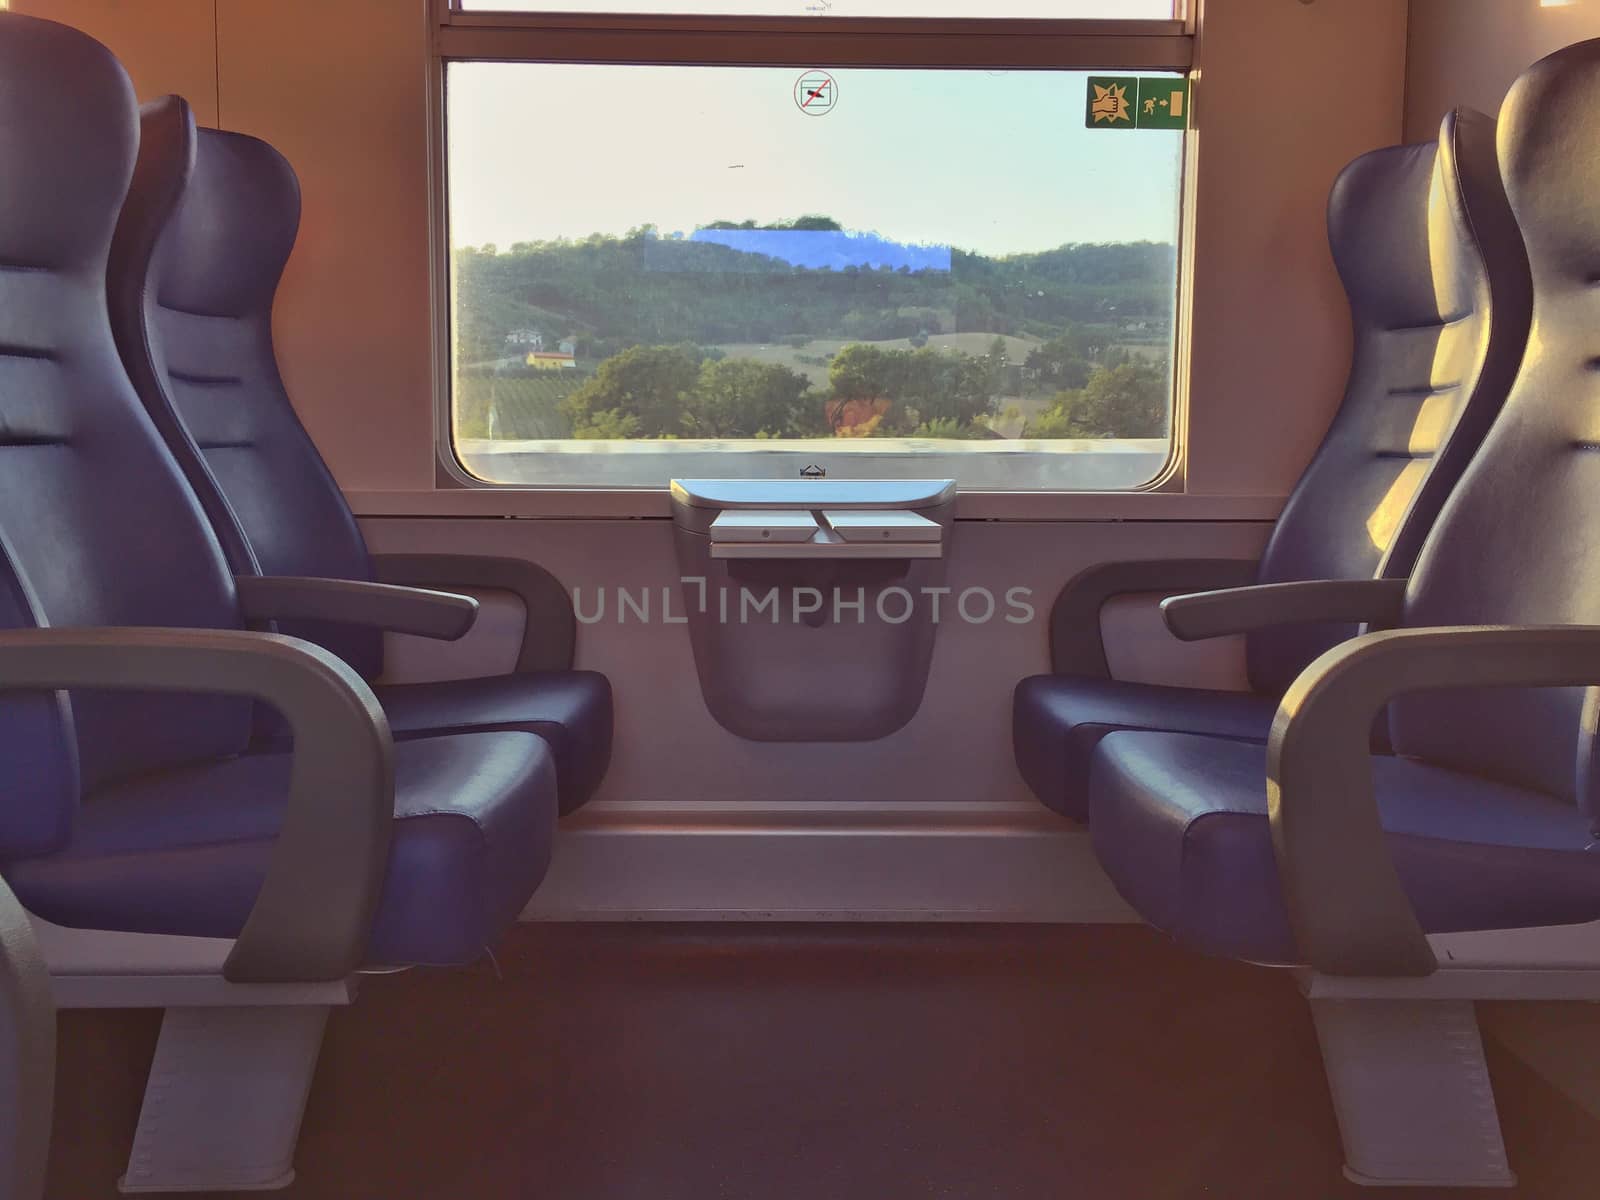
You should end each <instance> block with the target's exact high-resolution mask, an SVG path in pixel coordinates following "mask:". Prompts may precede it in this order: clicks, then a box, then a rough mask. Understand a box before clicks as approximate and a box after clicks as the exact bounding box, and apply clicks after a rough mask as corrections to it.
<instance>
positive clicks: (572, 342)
mask: <svg viewBox="0 0 1600 1200" xmlns="http://www.w3.org/2000/svg"><path fill="white" fill-rule="evenodd" d="M556 349H558V350H560V351H561V353H563V354H570V355H572V356H573V357H574V358H576V357H577V356H578V343H577V341H576V339H574V338H569V337H564V338H562V339H561V340H560V341H559V342H558V343H556Z"/></svg>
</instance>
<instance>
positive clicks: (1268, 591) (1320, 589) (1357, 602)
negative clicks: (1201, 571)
mask: <svg viewBox="0 0 1600 1200" xmlns="http://www.w3.org/2000/svg"><path fill="white" fill-rule="evenodd" d="M1405 595H1406V581H1405V580H1404V579H1312V580H1305V581H1301V582H1295V583H1262V584H1256V585H1255V586H1253V587H1238V588H1223V589H1220V590H1218V591H1212V592H1195V593H1192V594H1190V595H1186V596H1168V597H1167V598H1166V599H1165V600H1163V601H1162V602H1161V615H1162V617H1164V618H1165V619H1166V622H1167V628H1168V629H1170V630H1171V631H1172V634H1173V636H1174V637H1176V638H1179V639H1180V640H1182V641H1185V642H1198V641H1201V640H1203V639H1205V638H1214V637H1226V636H1227V635H1229V634H1235V633H1249V632H1250V631H1251V630H1254V629H1267V628H1270V627H1271V626H1274V625H1309V624H1314V623H1317V622H1322V621H1339V622H1352V623H1355V624H1371V625H1378V626H1388V625H1394V624H1396V623H1397V622H1398V621H1399V620H1400V613H1401V610H1402V608H1403V606H1404V604H1405Z"/></svg>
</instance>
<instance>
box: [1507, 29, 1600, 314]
mask: <svg viewBox="0 0 1600 1200" xmlns="http://www.w3.org/2000/svg"><path fill="white" fill-rule="evenodd" d="M1500 170H1501V175H1502V177H1503V179H1504V180H1505V188H1506V195H1507V196H1508V197H1509V199H1510V201H1511V208H1512V211H1513V212H1515V213H1516V216H1517V223H1518V225H1520V226H1521V228H1522V233H1523V240H1524V242H1525V243H1526V244H1527V248H1528V258H1529V262H1530V265H1531V266H1532V268H1533V274H1534V279H1535V282H1536V283H1538V284H1545V283H1548V282H1554V281H1555V280H1557V279H1563V278H1566V279H1571V280H1574V281H1576V282H1580V283H1582V284H1585V285H1589V284H1594V283H1597V282H1600V202H1597V200H1596V196H1597V193H1600V39H1596V40H1593V41H1587V42H1578V43H1576V44H1575V45H1572V46H1568V47H1566V48H1565V49H1562V50H1557V51H1556V52H1555V53H1554V54H1551V55H1548V56H1546V57H1545V58H1542V59H1540V60H1539V61H1538V62H1536V63H1534V64H1533V66H1531V67H1529V68H1528V69H1527V70H1526V71H1524V72H1523V73H1522V75H1521V76H1519V77H1518V79H1517V81H1516V82H1515V83H1514V84H1512V86H1511V90H1510V91H1509V92H1507V93H1506V98H1505V102H1504V104H1502V105H1501V108H1500Z"/></svg>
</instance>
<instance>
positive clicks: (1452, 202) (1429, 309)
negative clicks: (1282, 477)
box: [1247, 109, 1530, 694]
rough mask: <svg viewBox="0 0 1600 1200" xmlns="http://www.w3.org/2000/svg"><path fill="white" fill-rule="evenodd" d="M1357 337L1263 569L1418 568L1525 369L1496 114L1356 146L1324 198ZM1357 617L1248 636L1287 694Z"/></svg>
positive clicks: (1391, 571) (1257, 673)
mask: <svg viewBox="0 0 1600 1200" xmlns="http://www.w3.org/2000/svg"><path fill="white" fill-rule="evenodd" d="M1328 240H1329V242H1330V244H1331V246H1332V249H1333V258H1334V262H1335V264H1336V265H1337V267H1338V270H1339V278H1340V280H1341V281H1342V282H1343V284H1344V288H1345V292H1346V293H1347V295H1348V297H1349V301H1350V315H1351V323H1352V326H1353V332H1354V337H1355V343H1354V348H1353V353H1352V358H1351V364H1350V376H1349V380H1348V382H1347V384H1346V388H1345V396H1344V401H1343V404H1342V405H1341V406H1340V408H1339V411H1338V413H1337V414H1336V415H1335V416H1334V419H1333V423H1332V425H1331V426H1330V427H1329V429H1328V433H1327V436H1326V437H1325V438H1324V439H1323V442H1322V445H1321V447H1320V448H1319V449H1318V450H1317V453H1316V456H1315V457H1314V458H1313V459H1312V461H1311V465H1310V466H1309V467H1308V468H1307V469H1306V472H1305V474H1304V475H1303V476H1301V478H1300V482H1299V483H1298V484H1297V485H1296V487H1295V490H1294V492H1293V494H1292V495H1291V496H1290V497H1289V502H1288V505H1287V506H1286V507H1285V509H1284V511H1283V515H1282V516H1281V517H1280V518H1279V520H1278V524H1277V527H1276V528H1275V529H1274V531H1273V535H1272V538H1271V540H1270V541H1269V542H1268V543H1267V547H1266V550H1265V551H1264V553H1263V555H1262V559H1261V568H1260V573H1259V576H1258V578H1259V581H1260V582H1262V583H1281V582H1285V581H1289V580H1297V579H1360V578H1370V577H1373V576H1383V577H1391V578H1398V577H1403V576H1405V575H1406V574H1408V573H1409V572H1410V570H1411V567H1412V564H1413V563H1414V561H1415V559H1416V556H1417V552H1418V551H1419V550H1420V548H1421V546H1422V543H1423V540H1424V539H1425V537H1426V536H1427V533H1428V530H1429V529H1430V528H1431V526H1432V525H1433V523H1434V520H1435V519H1436V518H1437V516H1438V513H1439V509H1440V506H1441V505H1442V504H1443V503H1444V501H1445V499H1446V498H1447V497H1448V495H1449V493H1450V490H1451V489H1452V488H1453V487H1454V486H1455V483H1456V481H1457V480H1458V479H1459V478H1460V476H1461V473H1462V471H1463V470H1464V469H1465V468H1466V465H1467V463H1468V462H1469V461H1470V460H1471V458H1472V455H1473V453H1474V451H1475V450H1476V449H1477V447H1478V445H1479V443H1480V442H1481V441H1482V439H1483V436H1484V434H1485V432H1486V431H1487V430H1488V428H1489V426H1490V425H1491V424H1492V423H1493V421H1494V418H1495V416H1496V414H1497V413H1498V412H1499V410H1500V406H1501V404H1502V402H1503V400H1504V398H1505V395H1506V391H1507V390H1508V388H1509V387H1510V384H1511V380H1512V378H1513V377H1514V376H1515V374H1516V369H1517V364H1518V362H1519V361H1520V359H1521V355H1522V349H1523V346H1524V344H1525V342H1526V338H1527V331H1528V319H1529V308H1530V299H1529V283H1528V268H1527V261H1526V258H1525V256H1524V254H1523V250H1522V244H1521V241H1520V239H1519V237H1518V235H1517V229H1516V225H1515V223H1514V222H1513V220H1512V217H1511V212H1510V209H1509V207H1508V206H1507V204H1506V200H1505V194H1504V192H1503V190H1502V189H1501V186H1500V176H1499V170H1498V166H1497V163H1496V160H1495V122H1494V121H1493V119H1492V118H1489V117H1486V116H1484V115H1483V114H1482V113H1477V112H1472V111H1470V110H1465V109H1463V110H1458V111H1456V112H1453V113H1451V114H1449V115H1448V116H1447V117H1446V118H1445V119H1444V123H1443V125H1442V127H1441V129H1440V133H1439V139H1438V141H1437V142H1428V143H1424V144H1420V145H1411V146H1394V147H1390V148H1387V149H1383V150H1375V151H1373V152H1371V153H1370V154H1364V155H1362V156H1361V157H1360V158H1358V159H1356V160H1355V161H1354V162H1352V163H1351V164H1350V165H1349V166H1347V167H1346V168H1345V169H1344V171H1343V172H1342V173H1341V174H1340V176H1339V178H1338V180H1337V181H1336V182H1335V183H1334V186H1333V191H1332V193H1331V195H1330V196H1329V200H1328ZM1355 632H1356V630H1355V629H1354V627H1352V626H1348V625H1326V626H1286V627H1283V628H1278V629H1271V630H1263V631H1261V632H1258V633H1253V634H1251V636H1250V638H1249V642H1248V649H1247V653H1248V665H1249V671H1250V682H1251V684H1252V686H1254V687H1255V688H1256V689H1257V690H1259V691H1263V692H1267V693H1270V694H1277V693H1279V692H1281V691H1282V690H1283V689H1284V688H1286V687H1287V686H1288V685H1289V683H1290V682H1291V681H1292V680H1293V679H1294V677H1295V676H1296V675H1298V674H1299V673H1300V671H1301V670H1303V669H1304V668H1305V667H1306V665H1307V664H1308V663H1310V662H1311V660H1312V659H1314V658H1315V657H1316V656H1317V655H1319V654H1321V653H1322V652H1323V651H1324V650H1326V649H1328V648H1329V647H1330V646H1333V645H1336V644H1337V643H1338V642H1340V641H1343V640H1344V639H1346V638H1348V637H1350V636H1352V635H1353V634H1354V633H1355Z"/></svg>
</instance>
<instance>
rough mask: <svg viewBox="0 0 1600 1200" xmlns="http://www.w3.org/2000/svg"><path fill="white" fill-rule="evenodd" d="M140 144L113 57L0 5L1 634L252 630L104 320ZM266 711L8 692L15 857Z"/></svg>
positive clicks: (209, 752) (7, 790) (5, 743)
mask: <svg viewBox="0 0 1600 1200" xmlns="http://www.w3.org/2000/svg"><path fill="white" fill-rule="evenodd" d="M138 138H139V123H138V107H137V104H136V103H135V100H134V94H133V88H132V85H131V84H130V83H129V81H128V77H127V74H126V73H125V72H124V71H123V69H122V67H121V66H120V65H119V64H118V63H117V61H116V59H115V58H113V57H112V55H111V53H110V51H108V50H107V49H106V48H105V47H104V46H102V45H100V43H98V42H96V41H94V40H93V39H92V38H89V37H87V36H85V35H84V34H81V33H79V32H77V31H76V30H73V29H70V28H68V27H67V26H65V25H58V24H56V23H54V22H51V21H43V20H38V19H36V18H33V17H25V16H22V15H21V14H18V13H11V12H3V11H0V627H6V628H30V627H41V626H46V625H49V626H95V625H167V626H195V627H203V628H237V627H238V605H237V599H236V597H235V594H234V588H233V579H232V576H231V574H230V573H229V572H228V569H227V566H226V563H225V561H224V559H223V557H222V551H221V547H220V546H219V545H218V543H217V541H216V538H215V536H214V535H213V534H212V532H211V530H210V528H209V527H208V526H207V524H206V522H205V520H204V517H203V515H202V513H201V511H200V509H199V507H198V505H197V503H196V501H195V497H194V493H193V492H192V491H191V490H190V488H189V486H188V485H187V483H185V482H184V479H183V477H182V475H181V474H180V473H179V471H178V469H177V467H176V466H175V465H174V464H173V462H172V460H171V458H170V457H169V456H168V454H167V453H166V449H165V447H164V446H163V444H162V442H161V440H160V438H159V437H158V435H157V434H156V431H155V429H154V427H153V426H152V425H151V424H150V420H149V418H148V417H147V416H146V415H145V412H144V410H143V408H142V407H141V406H140V404H139V402H138V399H137V397H135V396H134V394H133V390H132V388H131V387H130V386H129V383H128V379H127V376H126V375H125V374H124V373H123V369H122V363H121V361H120V360H119V358H118V355H117V348H116V345H115V343H114V341H113V340H112V335H111V328H110V324H109V322H108V320H107V316H106V293H105V271H106V261H107V254H108V252H109V249H110V246H111V237H112V231H113V229H114V228H115V225H116V221H117V215H118V212H119V210H120V208H121V204H122V199H123V195H124V193H125V192H126V189H127V186H128V180H129V177H130V175H131V173H132V170H133V163H134V156H135V153H136V151H137V147H138ZM250 716H251V707H250V705H249V703H247V702H244V701H233V700H223V699H220V698H217V697H190V696H173V695H143V694H130V693H89V692H77V693H74V694H73V695H72V697H71V700H70V703H66V702H63V701H61V700H59V699H57V698H52V697H25V696H18V695H16V694H10V695H3V696H0V858H15V857H19V856H22V855H28V854H36V853H41V852H44V851H48V850H52V849H55V848H58V847H59V846H60V845H62V844H64V842H65V841H66V839H67V838H68V836H69V835H70V830H71V819H72V814H73V812H74V811H75V809H76V805H77V802H78V798H79V795H80V793H81V791H87V790H88V789H90V788H92V787H94V786H95V785H96V784H97V783H100V782H102V781H104V780H106V779H109V778H112V777H116V776H121V775H125V774H129V773H133V772H136V771H141V770H146V769H150V768H154V767H159V766H164V765H167V764H171V763H175V762H184V761H190V760H194V759H200V758H206V757H211V756H214V755H220V754H231V753H235V752H237V751H238V750H240V749H242V748H243V747H244V745H245V744H246V742H247V739H248V735H249V727H250Z"/></svg>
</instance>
